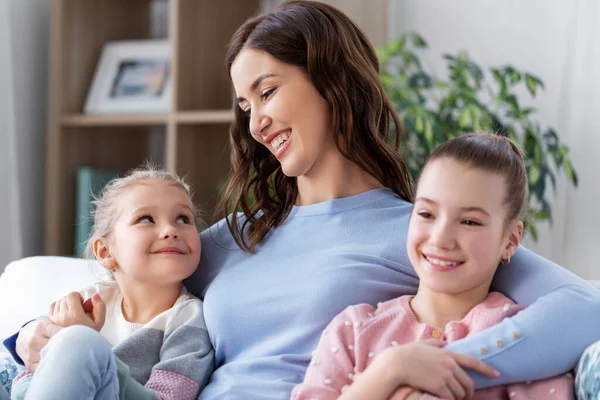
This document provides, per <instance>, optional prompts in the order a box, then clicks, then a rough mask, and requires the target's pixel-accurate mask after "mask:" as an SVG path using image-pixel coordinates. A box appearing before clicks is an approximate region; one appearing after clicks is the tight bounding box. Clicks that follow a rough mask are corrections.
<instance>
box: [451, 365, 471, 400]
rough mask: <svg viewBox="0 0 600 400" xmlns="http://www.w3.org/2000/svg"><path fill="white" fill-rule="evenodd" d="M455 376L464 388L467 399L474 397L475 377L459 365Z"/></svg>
mask: <svg viewBox="0 0 600 400" xmlns="http://www.w3.org/2000/svg"><path fill="white" fill-rule="evenodd" d="M454 377H455V378H456V380H457V381H458V383H459V384H460V386H461V387H462V388H463V389H464V391H465V399H471V398H473V394H474V393H475V382H473V379H471V377H470V376H469V375H467V373H466V372H465V371H464V370H463V369H462V368H461V367H460V366H458V365H457V366H456V368H455V370H454Z"/></svg>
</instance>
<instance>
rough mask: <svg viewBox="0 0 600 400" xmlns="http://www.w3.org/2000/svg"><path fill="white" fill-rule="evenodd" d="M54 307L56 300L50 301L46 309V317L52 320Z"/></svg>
mask: <svg viewBox="0 0 600 400" xmlns="http://www.w3.org/2000/svg"><path fill="white" fill-rule="evenodd" d="M55 307H56V302H55V301H53V302H52V303H50V307H49V309H48V317H49V318H50V319H52V320H54V308H55Z"/></svg>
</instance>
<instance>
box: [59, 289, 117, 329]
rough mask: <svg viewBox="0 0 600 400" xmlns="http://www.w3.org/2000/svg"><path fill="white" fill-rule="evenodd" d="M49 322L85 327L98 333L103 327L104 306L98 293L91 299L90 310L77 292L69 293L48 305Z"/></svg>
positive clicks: (64, 325) (65, 325)
mask: <svg viewBox="0 0 600 400" xmlns="http://www.w3.org/2000/svg"><path fill="white" fill-rule="evenodd" d="M49 318H50V321H52V322H53V323H55V324H57V325H60V326H62V327H67V326H71V325H85V326H89V327H90V328H92V329H95V330H97V331H98V332H99V331H100V330H101V329H102V327H103V326H104V320H105V318H106V305H105V304H104V301H102V298H101V297H100V295H99V294H98V293H95V294H94V295H93V296H92V298H91V309H90V307H89V303H88V302H86V304H85V307H84V303H83V297H81V294H79V292H71V293H69V294H68V295H66V296H65V297H63V298H62V299H60V300H57V301H55V302H54V303H52V304H50V312H49Z"/></svg>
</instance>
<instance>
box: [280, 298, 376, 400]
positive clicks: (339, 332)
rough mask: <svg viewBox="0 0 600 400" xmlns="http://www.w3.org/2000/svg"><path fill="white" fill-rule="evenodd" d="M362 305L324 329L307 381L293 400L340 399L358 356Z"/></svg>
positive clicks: (351, 309) (298, 388) (348, 311)
mask: <svg viewBox="0 0 600 400" xmlns="http://www.w3.org/2000/svg"><path fill="white" fill-rule="evenodd" d="M361 306H366V307H370V306H368V305H360V306H354V307H348V308H347V309H346V310H344V311H343V312H342V313H340V314H338V315H337V316H336V317H335V318H334V319H333V320H332V321H331V323H330V324H329V325H328V326H327V328H326V329H325V330H324V331H323V334H322V336H321V339H320V340H319V344H318V346H317V349H316V350H315V351H314V352H313V356H312V360H311V362H310V365H309V366H308V369H307V371H306V375H305V377H304V382H303V383H302V384H299V385H297V386H296V387H295V388H294V390H293V391H292V399H293V400H304V399H313V398H316V399H321V400H329V399H331V400H333V399H337V398H338V397H339V396H340V395H341V393H342V391H344V389H345V387H346V386H347V385H350V384H351V383H352V377H353V374H354V367H355V366H356V357H355V352H354V351H355V345H356V343H355V340H354V339H355V329H354V327H355V323H356V321H357V317H356V315H357V313H356V312H355V311H354V310H355V309H356V308H357V307H361Z"/></svg>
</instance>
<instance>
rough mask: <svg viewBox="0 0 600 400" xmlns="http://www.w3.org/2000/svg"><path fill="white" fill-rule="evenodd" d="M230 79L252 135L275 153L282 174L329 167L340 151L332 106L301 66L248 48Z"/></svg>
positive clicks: (238, 57) (306, 172) (306, 173)
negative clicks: (330, 108)
mask: <svg viewBox="0 0 600 400" xmlns="http://www.w3.org/2000/svg"><path fill="white" fill-rule="evenodd" d="M231 78H232V81H233V86H234V89H235V93H236V97H237V102H238V105H239V107H240V108H241V109H242V110H243V111H245V112H247V113H248V115H249V117H250V127H249V128H250V133H251V134H252V137H253V138H254V140H256V141H257V142H259V143H261V144H262V145H264V146H265V147H266V148H267V149H269V151H270V152H271V153H273V154H274V155H275V157H277V159H278V160H279V162H280V163H281V168H282V171H283V173H284V174H286V175H287V176H290V177H298V176H305V175H314V174H316V173H318V171H322V170H324V169H326V167H325V165H327V159H328V158H329V159H330V158H331V157H338V156H339V155H340V153H339V151H338V149H337V147H336V146H335V143H334V138H333V134H332V131H331V127H330V124H331V119H330V112H329V105H328V103H327V102H326V101H325V99H323V98H322V97H321V95H320V94H319V92H318V91H317V89H316V88H315V87H314V85H313V84H312V82H311V81H310V79H309V77H308V76H307V75H306V74H305V73H304V71H302V70H301V69H300V68H298V67H296V66H293V65H289V64H286V63H283V62H281V61H279V60H277V59H276V58H274V57H272V56H271V55H269V54H268V53H266V52H264V51H259V50H253V49H244V50H242V51H241V52H240V53H239V55H238V56H237V58H236V59H235V61H234V62H233V64H232V66H231Z"/></svg>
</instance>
